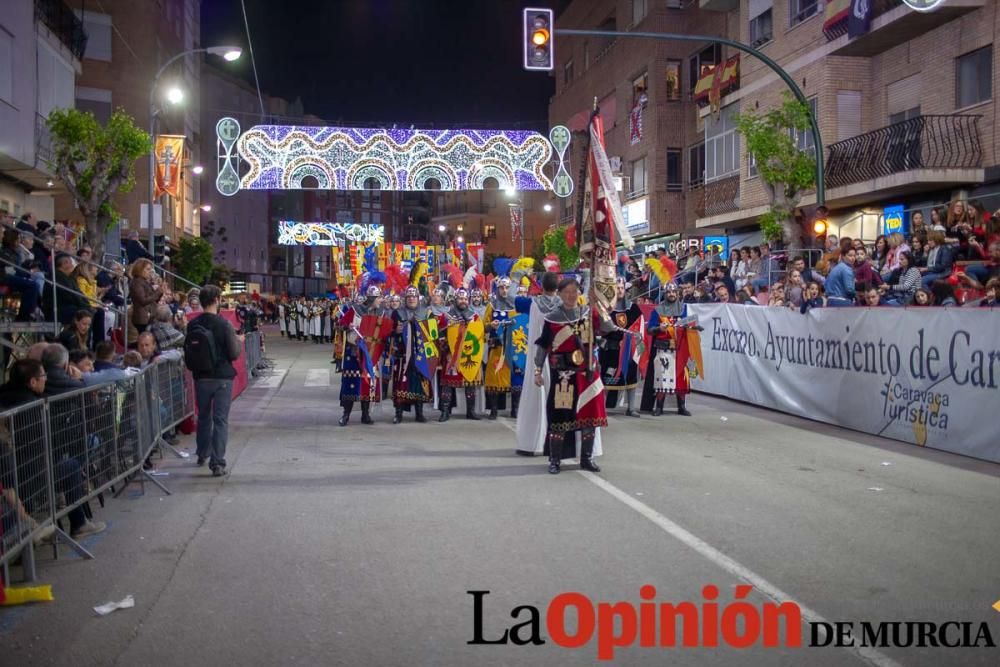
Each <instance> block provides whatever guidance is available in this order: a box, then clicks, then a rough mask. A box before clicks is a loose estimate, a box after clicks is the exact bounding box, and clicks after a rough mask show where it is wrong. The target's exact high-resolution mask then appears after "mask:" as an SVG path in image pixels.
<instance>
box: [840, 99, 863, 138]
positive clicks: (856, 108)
mask: <svg viewBox="0 0 1000 667" xmlns="http://www.w3.org/2000/svg"><path fill="white" fill-rule="evenodd" d="M859 134H861V91H860V90H838V91H837V141H844V140H845V139H850V138H851V137H856V136H858V135H859Z"/></svg>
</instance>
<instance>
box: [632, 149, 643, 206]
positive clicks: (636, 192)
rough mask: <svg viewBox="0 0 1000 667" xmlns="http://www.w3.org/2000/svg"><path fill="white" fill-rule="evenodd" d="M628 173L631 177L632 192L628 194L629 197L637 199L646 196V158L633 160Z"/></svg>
mask: <svg viewBox="0 0 1000 667" xmlns="http://www.w3.org/2000/svg"><path fill="white" fill-rule="evenodd" d="M629 171H630V173H631V175H632V186H631V187H632V191H631V192H629V196H632V197H638V196H640V195H644V194H646V158H645V157H641V158H639V159H638V160H634V161H633V162H632V168H631V169H630V170H629Z"/></svg>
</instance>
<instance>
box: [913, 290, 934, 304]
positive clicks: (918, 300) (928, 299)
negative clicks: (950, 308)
mask: <svg viewBox="0 0 1000 667" xmlns="http://www.w3.org/2000/svg"><path fill="white" fill-rule="evenodd" d="M933 302H934V297H933V296H931V291H930V290H929V289H927V288H926V287H918V288H917V291H916V292H914V293H913V305H914V306H921V307H924V306H929V305H931V304H932V303H933Z"/></svg>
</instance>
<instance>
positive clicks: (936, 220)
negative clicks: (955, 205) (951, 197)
mask: <svg viewBox="0 0 1000 667" xmlns="http://www.w3.org/2000/svg"><path fill="white" fill-rule="evenodd" d="M947 219H948V214H947V213H945V208H944V207H943V206H938V207H937V208H932V209H931V224H930V225H928V227H929V229H927V234H930V233H931V232H943V231H944V230H945V229H944V221H945V220H947ZM913 231H914V233H917V232H919V231H921V230H917V229H914V230H913ZM924 236H926V234H924Z"/></svg>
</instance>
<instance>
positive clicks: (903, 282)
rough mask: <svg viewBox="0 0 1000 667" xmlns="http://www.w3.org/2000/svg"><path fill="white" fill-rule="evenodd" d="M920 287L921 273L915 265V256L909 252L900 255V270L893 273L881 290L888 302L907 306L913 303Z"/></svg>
mask: <svg viewBox="0 0 1000 667" xmlns="http://www.w3.org/2000/svg"><path fill="white" fill-rule="evenodd" d="M919 287H920V271H919V270H918V269H917V267H916V266H914V265H913V255H912V254H911V253H909V252H901V253H899V268H898V269H896V270H895V271H893V272H892V273H891V274H890V275H889V277H888V279H887V280H886V282H885V284H883V285H882V286H881V287H880V288H879V289H880V290H881V292H882V294H883V295H884V296H885V297H886V302H887V303H889V304H892V305H896V306H905V305H907V304H909V303H910V302H911V301H913V295H914V294H915V293H916V291H917V288H919Z"/></svg>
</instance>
